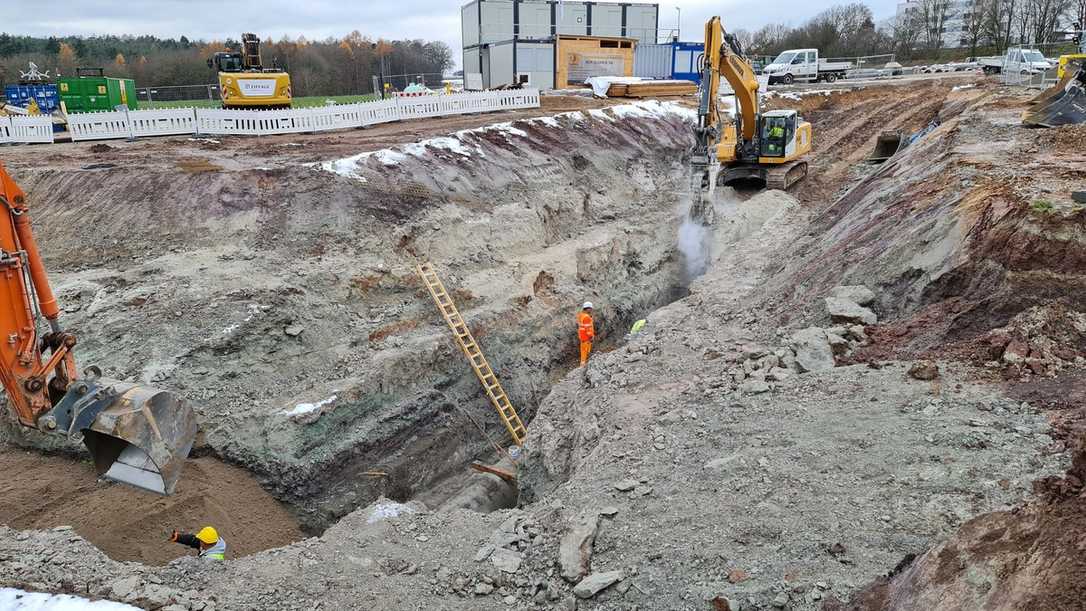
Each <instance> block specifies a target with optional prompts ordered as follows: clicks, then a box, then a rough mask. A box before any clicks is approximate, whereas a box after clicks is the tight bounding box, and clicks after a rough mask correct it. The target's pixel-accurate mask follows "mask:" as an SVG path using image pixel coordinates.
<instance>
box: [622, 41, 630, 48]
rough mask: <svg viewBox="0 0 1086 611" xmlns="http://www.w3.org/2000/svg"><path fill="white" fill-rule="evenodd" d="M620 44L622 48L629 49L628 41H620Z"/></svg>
mask: <svg viewBox="0 0 1086 611" xmlns="http://www.w3.org/2000/svg"><path fill="white" fill-rule="evenodd" d="M621 46H622V48H623V49H629V48H630V43H628V42H624V43H622V45H621Z"/></svg>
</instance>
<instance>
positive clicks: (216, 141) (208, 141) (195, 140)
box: [188, 138, 222, 144]
mask: <svg viewBox="0 0 1086 611" xmlns="http://www.w3.org/2000/svg"><path fill="white" fill-rule="evenodd" d="M188 141H189V142H206V143H208V144H222V142H219V141H218V140H216V139H214V138H189V139H188Z"/></svg>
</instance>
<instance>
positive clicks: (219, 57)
mask: <svg viewBox="0 0 1086 611" xmlns="http://www.w3.org/2000/svg"><path fill="white" fill-rule="evenodd" d="M207 67H208V68H211V69H212V70H217V71H219V72H241V69H242V67H243V66H242V60H241V53H228V52H226V51H219V52H218V53H216V54H214V55H212V56H211V57H209V58H207Z"/></svg>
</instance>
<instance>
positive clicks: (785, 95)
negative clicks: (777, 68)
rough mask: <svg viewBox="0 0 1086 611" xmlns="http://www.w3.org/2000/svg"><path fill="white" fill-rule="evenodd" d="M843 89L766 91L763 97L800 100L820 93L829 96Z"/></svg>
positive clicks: (841, 91)
mask: <svg viewBox="0 0 1086 611" xmlns="http://www.w3.org/2000/svg"><path fill="white" fill-rule="evenodd" d="M844 91H845V90H844V89H807V90H801V91H767V92H766V94H765V97H766V98H767V99H768V98H782V99H785V100H801V99H803V98H805V97H807V96H812V95H820V96H829V95H833V94H835V93H843V92H844Z"/></svg>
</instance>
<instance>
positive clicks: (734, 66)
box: [691, 17, 758, 222]
mask: <svg viewBox="0 0 1086 611" xmlns="http://www.w3.org/2000/svg"><path fill="white" fill-rule="evenodd" d="M701 70H702V78H701V99H700V101H699V104H698V124H697V126H695V128H694V139H695V144H694V149H693V151H692V153H691V165H692V166H693V182H694V185H693V187H694V204H693V207H692V209H691V214H692V215H693V216H694V217H695V218H698V219H701V220H703V222H705V221H706V219H708V218H709V217H710V216H711V209H712V205H711V203H710V199H711V195H712V191H713V188H714V186H715V184H716V174H717V172H718V171H719V165H718V158H719V156H718V154H717V147H718V146H720V144H721V140H722V138H723V133H724V128H725V126H724V122H723V120H722V118H721V116H720V104H719V101H718V99H717V92H718V91H719V90H720V78H721V77H722V76H723V77H724V79H725V80H727V81H728V84H729V85H731V88H732V90H733V91H734V92H735V102H736V113H735V122H736V125H735V126H734V129H735V132H736V134H737V135H738V136H739V139H738V141H737V142H735V143H734V144H735V146H736V156H737V157H741V158H742V157H755V158H756V157H757V156H758V153H757V151H758V147H757V136H758V78H757V77H756V76H755V74H754V68H752V67H751V65H750V64H749V63H748V62H747V60H746V58H745V57H744V56H743V50H742V48H741V47H740V46H739V42H738V41H737V40H736V39H735V37H734V36H732V35H731V34H728V33H727V32H726V31H725V30H724V26H723V25H722V24H721V22H720V17H713V18H711V19H709V21H708V22H706V24H705V51H704V53H703V55H702V66H701ZM729 129H731V127H730V126H729ZM729 144H730V142H729Z"/></svg>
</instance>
